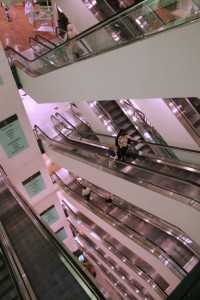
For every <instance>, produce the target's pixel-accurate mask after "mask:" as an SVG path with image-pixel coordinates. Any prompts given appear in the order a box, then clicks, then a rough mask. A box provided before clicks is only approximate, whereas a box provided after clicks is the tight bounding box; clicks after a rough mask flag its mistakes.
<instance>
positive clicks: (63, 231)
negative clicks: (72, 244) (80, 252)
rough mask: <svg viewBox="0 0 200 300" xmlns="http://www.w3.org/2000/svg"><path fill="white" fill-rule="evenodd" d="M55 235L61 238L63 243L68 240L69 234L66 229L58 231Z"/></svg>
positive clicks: (62, 228)
mask: <svg viewBox="0 0 200 300" xmlns="http://www.w3.org/2000/svg"><path fill="white" fill-rule="evenodd" d="M55 234H56V235H57V236H58V237H59V239H61V241H64V240H65V239H66V238H67V233H66V230H65V228H64V227H61V228H60V229H59V230H57V231H56V232H55Z"/></svg>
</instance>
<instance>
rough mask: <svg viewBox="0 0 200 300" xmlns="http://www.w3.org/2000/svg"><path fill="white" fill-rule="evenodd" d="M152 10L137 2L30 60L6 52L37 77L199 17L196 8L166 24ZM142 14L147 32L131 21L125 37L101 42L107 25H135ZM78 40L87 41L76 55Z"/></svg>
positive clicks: (108, 26) (118, 26)
mask: <svg viewBox="0 0 200 300" xmlns="http://www.w3.org/2000/svg"><path fill="white" fill-rule="evenodd" d="M156 9H157V7H156ZM154 11H155V8H154V5H153V4H148V3H146V2H145V1H144V2H142V3H140V4H138V5H137V6H136V7H129V8H127V9H125V10H124V11H122V12H119V13H118V14H116V15H115V16H112V17H110V18H108V19H107V20H105V21H102V22H100V23H99V24H97V25H95V26H93V27H92V28H90V29H88V30H86V31H84V32H83V33H81V34H78V35H77V36H76V37H74V38H73V39H71V40H69V41H66V42H65V43H63V44H62V45H60V46H58V47H56V48H55V49H53V50H49V51H48V52H47V53H44V54H43V55H41V56H40V57H38V58H35V59H29V58H28V57H26V56H24V55H22V54H20V53H19V52H17V51H16V50H15V49H12V48H11V47H7V48H6V52H7V55H8V58H9V61H10V62H12V63H13V64H15V65H17V66H18V67H19V68H20V69H22V70H23V71H24V72H26V73H27V74H28V75H30V76H32V77H36V76H40V75H43V74H46V73H48V72H51V71H53V70H56V69H58V68H61V67H63V66H67V65H69V64H71V63H73V62H76V61H81V60H82V59H85V58H88V57H93V56H94V55H97V54H100V53H103V52H105V51H108V50H114V49H116V48H117V47H120V46H125V45H127V44H129V43H132V42H135V41H138V40H142V39H144V37H145V36H146V34H147V33H148V36H149V35H151V33H152V34H153V35H155V33H160V32H162V31H164V30H166V29H169V28H174V27H175V26H179V25H182V24H183V23H188V22H191V21H193V20H196V19H198V17H199V16H198V14H197V12H198V9H197V10H195V12H194V13H193V14H191V15H189V16H188V17H187V18H185V17H184V18H181V17H179V18H177V19H176V20H175V21H174V20H173V23H172V21H171V22H170V23H169V24H166V25H165V24H163V22H161V21H159V20H158V18H157V17H155V14H153V12H154ZM170 13H171V12H170ZM140 16H141V17H140ZM143 17H145V20H146V19H148V22H146V21H145V22H146V23H148V28H149V29H148V32H147V33H146V32H144V31H140V30H139V31H138V29H137V33H136V32H135V30H136V25H133V24H134V23H133V22H132V24H131V26H129V30H128V34H126V36H125V37H124V38H116V39H115V38H114V40H113V37H111V36H109V35H107V34H106V35H105V40H104V39H103V41H102V38H99V36H102V35H104V34H105V32H107V31H109V28H120V27H121V23H123V24H124V23H125V22H128V23H130V20H133V21H134V22H135V21H136V23H137V24H138V23H141V20H142V18H143ZM120 22H121V23H120ZM145 22H144V23H145ZM144 27H145V26H144V24H143V23H142V24H141V25H140V28H144ZM123 28H124V27H123V26H122V29H123ZM121 31H122V30H121V29H120V32H121ZM78 43H83V44H86V45H88V47H87V49H85V50H84V51H83V53H82V54H81V56H80V57H78V58H77V57H75V56H74V55H72V52H73V47H74V45H75V44H77V46H78Z"/></svg>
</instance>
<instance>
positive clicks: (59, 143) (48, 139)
mask: <svg viewBox="0 0 200 300" xmlns="http://www.w3.org/2000/svg"><path fill="white" fill-rule="evenodd" d="M36 127H38V126H37V125H36ZM36 127H35V130H36ZM38 129H39V131H40V132H41V134H42V135H43V136H44V137H45V138H46V140H47V143H48V144H49V145H51V144H57V145H62V146H61V147H62V148H64V149H65V151H68V152H69V153H70V154H71V151H69V150H67V149H66V145H67V144H66V143H62V142H58V141H55V140H53V139H51V138H49V137H48V136H47V135H46V134H45V133H43V131H42V130H41V129H40V128H39V127H38ZM64 145H65V146H64ZM63 146H64V147H63ZM76 149H79V151H80V152H81V151H83V149H82V148H79V147H76ZM80 152H79V154H77V153H73V155H75V156H78V157H79V155H80ZM88 152H90V153H91V154H92V155H93V156H94V151H90V150H87V153H88ZM97 155H98V156H99V157H103V158H106V159H107V160H109V158H108V157H107V156H104V155H101V154H95V157H97ZM84 160H86V161H87V159H86V158H84ZM121 164H123V165H125V166H131V167H133V164H130V163H124V162H121ZM97 166H98V165H97ZM104 167H105V168H106V169H107V168H108V167H107V166H104ZM134 167H135V168H136V167H137V168H138V169H143V170H147V168H144V167H141V166H136V165H134ZM147 171H148V170H147ZM115 172H117V173H119V174H121V173H120V172H119V171H117V170H116V169H115ZM149 172H151V173H154V174H155V173H156V174H158V175H161V176H163V177H166V178H169V179H172V177H171V176H169V175H166V174H160V173H159V172H156V171H152V170H149ZM131 178H132V179H133V180H134V182H135V183H136V184H141V183H140V181H141V179H138V178H136V177H134V176H132V177H131ZM175 180H176V181H179V182H182V183H184V184H190V185H191V183H190V182H185V181H184V180H181V179H177V178H176V177H175ZM142 182H143V184H144V185H145V186H148V185H149V186H152V187H153V188H150V189H152V190H154V191H155V189H156V188H157V189H159V190H161V191H164V193H161V192H160V193H161V194H164V195H168V193H171V192H172V191H171V190H170V189H169V188H167V187H163V186H159V184H156V183H149V182H148V181H147V180H145V179H142ZM194 186H195V184H194ZM198 188H199V186H198ZM170 195H171V194H170ZM173 195H175V197H174V199H175V200H177V201H179V202H181V203H185V204H187V205H189V206H192V205H191V204H190V203H198V204H199V201H198V200H197V199H194V198H192V197H191V196H188V195H187V196H185V195H183V194H181V193H180V192H178V191H173ZM177 197H181V199H179V198H177ZM182 198H183V199H182ZM186 199H187V201H186ZM188 200H190V201H191V202H190V203H189V201H188ZM192 207H193V206H192ZM193 208H194V209H197V208H196V207H195V206H194V207H193ZM197 210H198V211H199V209H197Z"/></svg>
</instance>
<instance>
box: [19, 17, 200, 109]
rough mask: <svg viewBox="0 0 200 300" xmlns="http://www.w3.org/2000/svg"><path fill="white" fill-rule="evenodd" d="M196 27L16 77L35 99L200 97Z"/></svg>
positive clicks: (199, 44) (199, 25)
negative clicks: (43, 72) (32, 75)
mask: <svg viewBox="0 0 200 300" xmlns="http://www.w3.org/2000/svg"><path fill="white" fill-rule="evenodd" d="M199 32H200V22H194V23H191V24H189V25H186V26H182V27H180V28H176V29H173V30H168V31H166V32H163V33H160V34H157V35H155V36H153V37H149V38H146V39H144V40H142V41H138V42H136V43H133V44H131V45H129V46H126V47H121V48H119V49H117V50H114V51H110V52H107V53H105V54H102V55H98V56H96V57H93V58H90V59H86V60H84V61H81V62H77V63H74V64H72V65H70V66H67V67H64V68H61V69H59V70H57V71H54V72H51V73H48V74H46V75H44V76H40V77H38V78H34V79H33V78H30V77H28V75H26V74H25V73H23V72H22V71H19V77H20V80H21V82H22V85H23V88H24V90H25V91H26V92H27V93H28V94H29V95H30V96H32V97H33V98H34V99H35V100H36V101H38V102H41V103H42V102H52V101H53V102H55V99H57V100H56V101H58V102H61V101H73V102H78V101H89V100H91V101H92V100H93V101H94V100H102V99H103V100H111V99H126V98H127V99H145V98H158V97H161V98H170V97H186V96H190V97H192V96H196V97H200V85H199V78H200V71H199V70H200V60H199V53H200V40H199Z"/></svg>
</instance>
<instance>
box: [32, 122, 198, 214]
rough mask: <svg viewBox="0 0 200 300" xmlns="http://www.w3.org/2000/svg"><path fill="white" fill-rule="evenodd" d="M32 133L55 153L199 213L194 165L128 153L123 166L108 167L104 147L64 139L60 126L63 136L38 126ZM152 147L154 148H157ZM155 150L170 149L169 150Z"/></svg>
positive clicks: (195, 168) (180, 149) (120, 163)
mask: <svg viewBox="0 0 200 300" xmlns="http://www.w3.org/2000/svg"><path fill="white" fill-rule="evenodd" d="M61 126H62V127H61ZM57 129H58V126H57ZM35 130H36V133H37V134H38V138H41V139H42V140H43V141H45V144H46V146H48V145H49V146H50V147H51V148H53V150H54V151H58V152H60V153H62V154H64V155H67V156H69V157H72V158H74V159H76V160H80V161H82V160H83V161H84V162H85V163H87V162H88V161H89V162H90V164H92V165H93V166H94V167H95V168H99V167H100V168H101V169H103V170H104V171H105V172H110V170H112V173H113V174H115V176H117V177H123V178H124V179H125V178H126V180H128V181H131V182H134V183H136V184H139V185H141V184H142V185H144V186H145V187H146V186H147V184H148V188H149V189H151V190H155V191H156V192H158V193H161V194H164V195H168V194H169V193H170V195H171V196H172V197H175V199H176V200H178V201H181V202H184V203H187V204H188V205H191V206H192V207H194V208H195V209H197V210H200V204H199V202H200V198H199V191H200V170H199V167H198V166H197V165H196V166H194V165H193V167H192V168H191V167H188V166H189V165H188V164H187V163H186V162H183V161H179V160H178V161H176V160H173V161H172V160H168V159H165V158H163V157H162V159H159V158H158V157H157V158H156V159H153V160H151V159H149V158H148V157H147V158H146V157H145V158H144V157H143V156H141V157H140V156H138V158H137V159H136V160H135V153H134V152H132V151H131V149H130V151H129V158H128V159H127V161H126V162H122V161H116V163H115V165H113V164H112V165H110V159H109V158H108V156H107V147H106V146H105V145H101V144H100V143H98V144H97V143H95V142H92V143H90V142H89V141H81V139H78V138H77V137H75V136H74V137H73V138H69V135H66V136H65V134H66V132H65V131H66V128H65V127H64V126H63V124H59V130H60V131H61V132H62V135H57V131H55V132H54V134H53V137H49V136H48V135H47V134H45V132H43V131H42V130H41V129H40V128H39V127H38V126H37V125H35ZM63 130H64V131H63ZM51 132H52V130H51ZM63 132H64V134H63ZM148 144H150V143H148ZM151 145H153V146H156V144H155V145H154V144H151ZM158 146H159V147H166V148H170V149H173V147H170V146H163V145H158ZM174 148H175V149H177V150H179V151H188V152H190V153H191V154H192V153H195V154H199V151H194V150H189V149H182V148H178V147H174ZM133 158H134V159H133ZM172 192H173V193H172ZM185 197H186V198H185Z"/></svg>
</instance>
